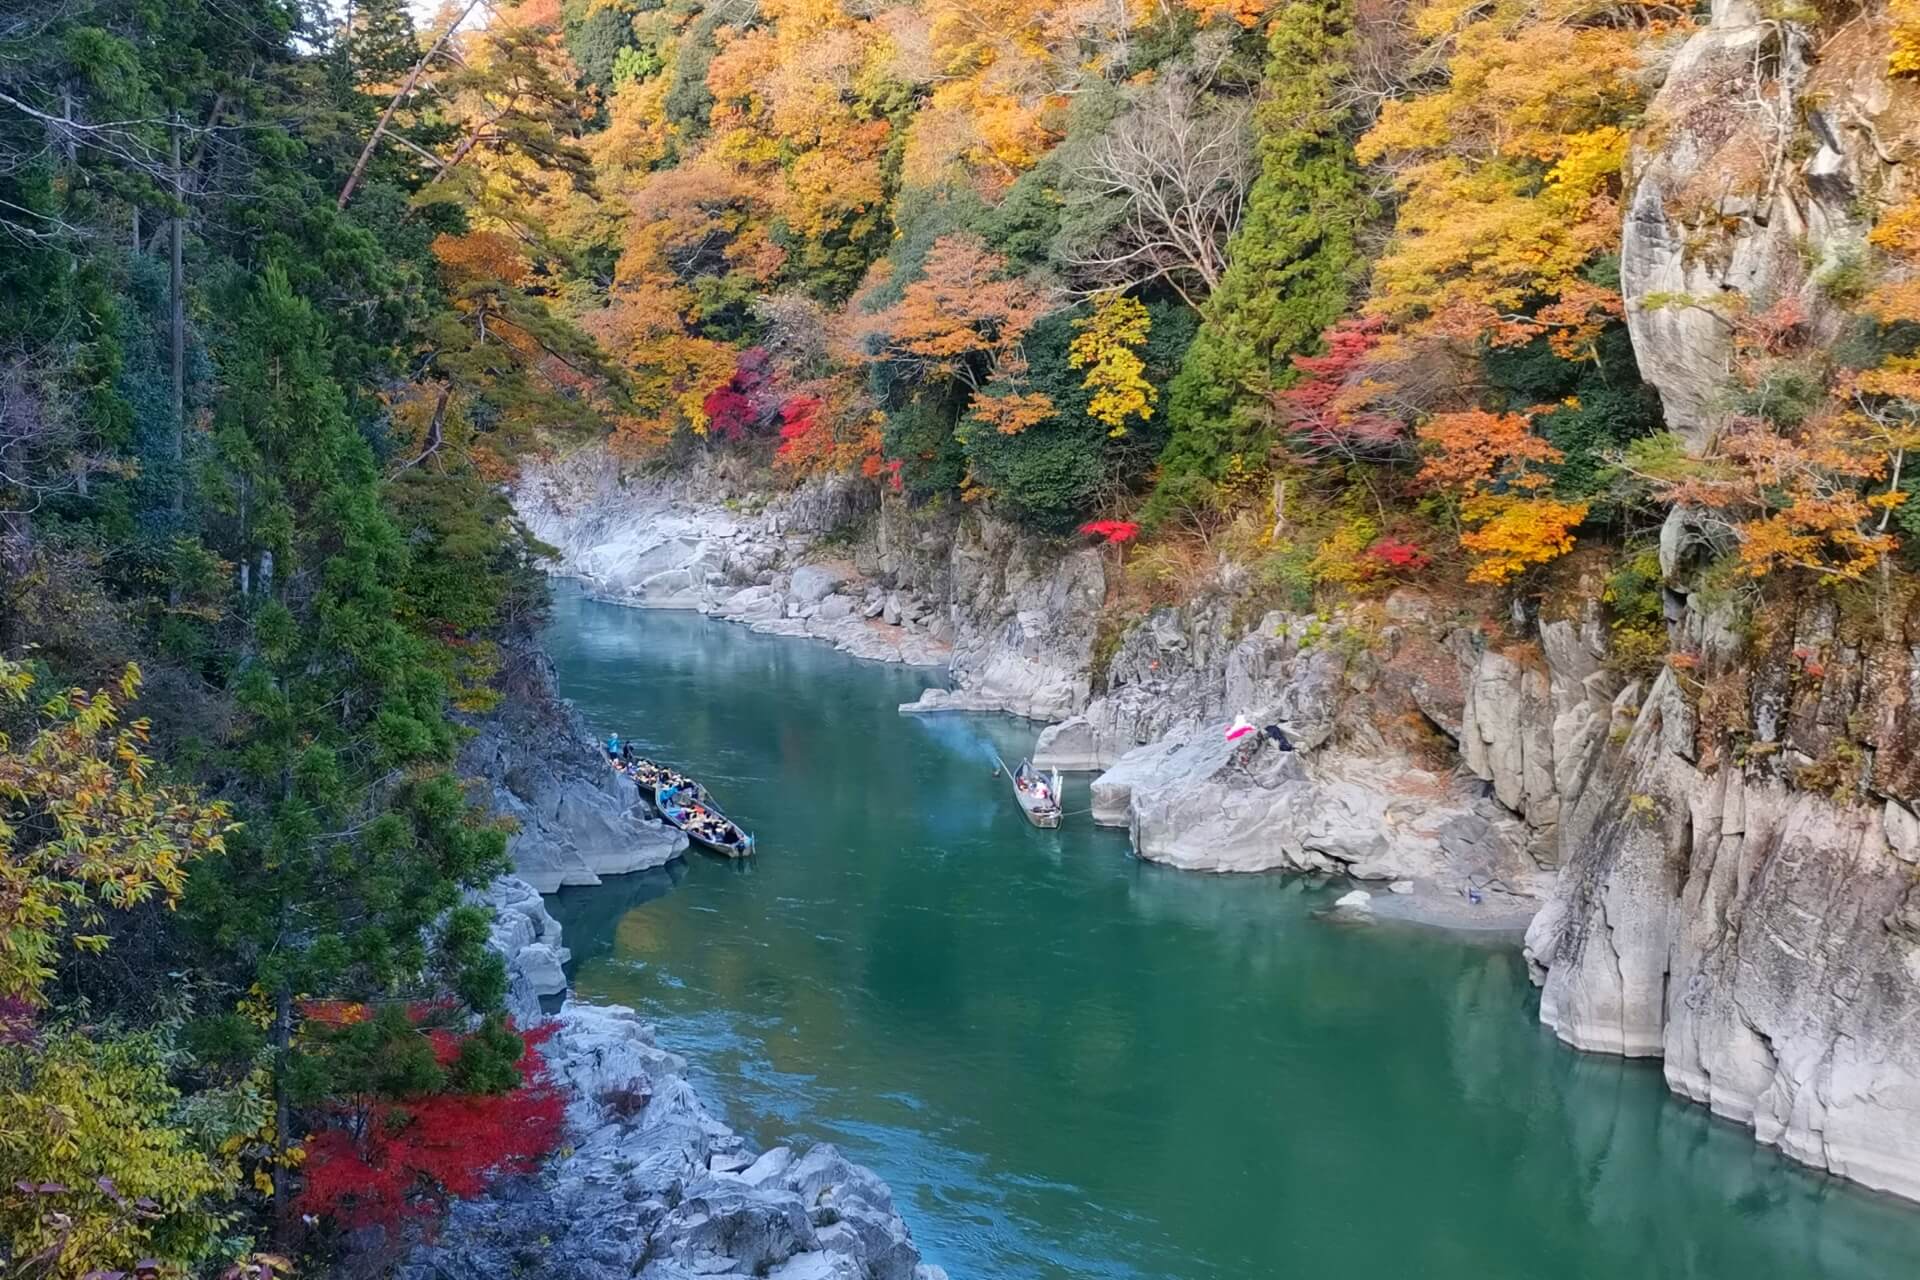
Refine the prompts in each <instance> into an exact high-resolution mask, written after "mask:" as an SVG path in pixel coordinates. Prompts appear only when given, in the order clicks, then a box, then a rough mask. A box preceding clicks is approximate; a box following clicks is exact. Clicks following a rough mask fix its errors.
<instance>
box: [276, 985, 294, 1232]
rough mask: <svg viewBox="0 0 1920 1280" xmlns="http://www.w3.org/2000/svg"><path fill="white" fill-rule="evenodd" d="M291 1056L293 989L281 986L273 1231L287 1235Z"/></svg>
mask: <svg viewBox="0 0 1920 1280" xmlns="http://www.w3.org/2000/svg"><path fill="white" fill-rule="evenodd" d="M292 1058H293V993H292V992H290V991H288V990H286V989H285V988H284V987H283V988H281V989H280V991H279V992H278V993H277V994H276V995H275V996H274V998H273V1233H274V1237H275V1238H276V1239H277V1240H279V1241H282V1242H284V1241H285V1239H286V1236H287V1230H288V1226H289V1223H288V1220H287V1209H288V1204H289V1200H290V1197H289V1196H288V1194H287V1132H288V1130H290V1129H291V1128H292V1127H293V1103H292V1101H291V1100H290V1099H289V1098H288V1097H287V1069H288V1066H289V1064H290V1062H291V1060H292Z"/></svg>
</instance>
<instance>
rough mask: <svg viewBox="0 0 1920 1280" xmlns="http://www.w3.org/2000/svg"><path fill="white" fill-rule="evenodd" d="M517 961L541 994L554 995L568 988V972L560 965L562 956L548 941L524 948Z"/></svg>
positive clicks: (534, 987)
mask: <svg viewBox="0 0 1920 1280" xmlns="http://www.w3.org/2000/svg"><path fill="white" fill-rule="evenodd" d="M515 963H516V964H517V966H518V967H519V969H520V972H522V973H523V974H525V975H526V978H527V981H528V982H529V983H531V984H533V989H534V990H535V991H537V992H539V993H540V994H541V995H552V994H554V993H556V992H561V991H565V990H566V989H567V974H566V970H564V969H562V968H561V967H560V966H561V959H560V956H559V954H558V953H556V952H555V951H554V949H553V948H552V947H550V946H548V945H547V944H546V943H544V942H536V943H534V944H532V945H531V946H528V947H525V948H522V950H521V952H520V954H519V955H518V956H517V957H516V958H515Z"/></svg>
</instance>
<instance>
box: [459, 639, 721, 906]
mask: <svg viewBox="0 0 1920 1280" xmlns="http://www.w3.org/2000/svg"><path fill="white" fill-rule="evenodd" d="M498 684H499V687H500V691H501V694H502V701H501V704H500V706H499V708H498V709H497V710H495V711H493V712H491V713H490V714H488V715H485V716H481V717H475V718H474V723H473V726H472V727H473V728H474V730H475V732H474V735H473V737H472V738H470V739H469V740H468V741H467V743H466V744H465V745H464V746H463V747H462V748H461V752H460V769H461V772H462V774H463V775H464V776H466V777H468V778H471V779H473V780H474V781H475V783H476V786H475V788H474V791H475V794H476V796H477V797H478V798H479V799H480V800H481V801H482V802H483V803H485V804H486V805H487V806H488V807H489V808H491V809H492V811H493V813H494V814H495V815H496V816H499V817H506V818H511V819H512V820H513V822H514V823H515V830H514V833H513V834H512V836H510V837H509V838H508V841H507V854H508V857H509V858H511V859H512V862H513V869H514V874H515V875H517V876H519V877H520V878H521V879H522V880H524V881H526V882H527V883H528V884H530V885H532V886H533V888H534V889H536V890H538V891H539V892H541V893H551V892H553V891H554V890H555V889H558V888H560V887H561V886H562V885H585V884H599V883H600V877H601V876H606V875H620V874H623V873H626V872H629V871H642V870H645V869H647V868H649V867H658V866H661V865H663V864H665V863H666V862H668V861H670V860H672V859H673V858H677V857H679V856H680V854H681V853H682V852H683V851H684V850H685V849H686V847H687V838H686V837H685V836H683V835H681V834H680V833H679V832H677V831H675V830H673V829H672V828H670V827H668V826H666V825H665V824H663V823H661V822H660V821H658V820H657V819H655V818H653V817H651V816H649V815H648V814H647V813H646V812H645V811H644V809H643V807H642V806H641V805H640V802H639V796H638V795H637V793H636V792H635V791H634V789H633V784H632V783H630V782H628V781H626V780H625V779H623V778H620V777H619V776H618V775H616V774H615V773H614V772H613V771H612V770H611V769H609V768H608V767H607V765H606V762H605V761H603V760H602V759H601V758H600V756H599V753H598V752H596V751H595V750H594V749H593V747H592V745H591V739H590V736H589V735H588V733H587V731H586V727H585V725H584V724H582V723H581V721H580V719H579V717H578V716H577V715H575V714H574V712H573V709H572V708H571V707H569V706H568V705H567V704H566V703H564V702H563V701H561V699H560V697H559V695H558V694H557V693H556V692H555V690H554V686H553V667H552V664H551V663H550V662H549V661H548V659H547V656H546V655H545V654H544V653H542V652H541V651H540V650H539V649H538V648H537V647H535V646H533V645H532V644H531V643H530V642H529V643H526V644H523V645H520V646H516V647H514V648H512V649H510V650H509V651H508V653H507V657H506V662H505V664H504V665H503V667H502V670H501V673H500V677H499V680H498Z"/></svg>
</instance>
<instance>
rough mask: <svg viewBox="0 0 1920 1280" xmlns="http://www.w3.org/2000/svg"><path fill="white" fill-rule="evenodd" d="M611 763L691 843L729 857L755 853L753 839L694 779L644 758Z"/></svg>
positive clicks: (612, 760) (617, 760) (662, 818)
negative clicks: (721, 809)
mask: <svg viewBox="0 0 1920 1280" xmlns="http://www.w3.org/2000/svg"><path fill="white" fill-rule="evenodd" d="M608 761H609V763H611V764H612V765H613V767H614V769H615V770H616V771H617V772H619V773H622V774H624V775H625V776H627V777H629V778H632V779H633V784H634V786H636V787H638V788H639V790H640V794H641V795H643V796H645V797H646V798H647V801H648V803H650V804H651V805H653V808H654V812H656V813H658V814H659V815H660V819H661V821H663V822H665V823H666V824H667V825H668V826H670V827H672V828H673V829H674V830H676V831H679V832H681V833H683V834H684V835H685V836H686V837H687V839H688V840H691V841H692V842H693V843H695V844H697V845H699V846H700V847H701V848H703V849H711V850H712V851H713V852H715V853H719V854H724V855H725V856H727V857H729V858H745V857H748V856H749V855H751V854H752V853H753V837H752V836H751V835H749V834H748V833H747V831H746V829H745V828H743V827H741V826H740V824H739V823H737V822H735V821H733V819H731V818H729V817H727V815H726V814H724V813H722V812H721V811H720V806H719V805H717V804H715V803H714V802H713V796H712V794H711V793H710V792H708V790H707V789H706V788H705V787H703V786H701V785H700V784H699V783H697V782H695V781H694V780H693V779H692V778H689V777H687V776H686V775H685V774H682V773H678V772H676V771H674V770H672V769H669V768H668V767H667V766H665V765H662V764H657V763H655V762H654V761H652V760H648V759H645V758H644V757H640V756H634V757H632V758H624V759H614V758H613V757H609V758H608Z"/></svg>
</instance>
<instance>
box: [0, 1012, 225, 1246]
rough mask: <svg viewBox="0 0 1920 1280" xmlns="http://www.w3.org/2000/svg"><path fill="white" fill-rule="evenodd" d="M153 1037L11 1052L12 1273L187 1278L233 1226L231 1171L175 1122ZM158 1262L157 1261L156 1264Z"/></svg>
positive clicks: (3, 1054) (0, 1227) (1, 1130)
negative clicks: (217, 1203)
mask: <svg viewBox="0 0 1920 1280" xmlns="http://www.w3.org/2000/svg"><path fill="white" fill-rule="evenodd" d="M179 1100H180V1099H179V1095H178V1093H177V1092H176V1091H175V1090H174V1089H173V1087H172V1086H171V1085H169V1084H168V1083H167V1073H166V1064H165V1059H164V1057H163V1055H162V1053H161V1051H160V1046H159V1045H158V1043H156V1042H155V1041H154V1040H153V1039H152V1038H151V1037H147V1036H138V1037H129V1038H124V1039H118V1040H110V1041H106V1042H104V1043H100V1042H95V1041H93V1040H90V1039H88V1038H87V1037H85V1036H82V1035H78V1034H74V1033H60V1034H54V1035H51V1036H47V1037H45V1038H44V1039H41V1040H39V1041H38V1042H31V1043H24V1044H9V1045H0V1179H4V1182H0V1188H4V1190H0V1237H4V1238H6V1239H7V1240H8V1241H10V1243H11V1248H12V1256H11V1262H12V1264H13V1265H11V1266H10V1267H9V1268H8V1270H9V1272H10V1273H12V1272H13V1271H14V1270H16V1269H17V1270H18V1272H19V1274H22V1275H32V1276H50V1277H59V1278H60V1280H78V1278H79V1277H83V1276H87V1275H98V1274H100V1273H103V1272H109V1271H124V1272H132V1271H134V1270H135V1269H136V1266H137V1265H141V1264H144V1265H145V1266H146V1267H148V1268H150V1269H152V1270H154V1271H156V1272H157V1273H159V1274H162V1275H171V1276H184V1275H186V1274H187V1271H188V1268H189V1266H190V1265H191V1264H193V1263H196V1262H199V1261H201V1260H203V1259H205V1258H206V1257H207V1255H208V1254H209V1253H210V1252H212V1250H213V1248H214V1246H215V1244H216V1243H217V1241H218V1239H219V1237H220V1234H221V1231H222V1229H223V1228H224V1227H225V1226H226V1225H227V1221H228V1219H227V1218H226V1216H224V1215H223V1214H221V1213H219V1212H218V1211H216V1210H215V1209H214V1208H213V1207H212V1204H213V1201H214V1198H215V1197H218V1196H222V1195H224V1194H226V1193H229V1192H231V1191H232V1190H233V1188H234V1178H233V1174H232V1171H231V1169H230V1168H228V1167H227V1166H226V1165H225V1164H224V1163H223V1162H219V1161H216V1160H215V1159H213V1158H212V1157H210V1156H208V1155H207V1154H206V1153H205V1152H203V1151H200V1150H198V1149H197V1148H196V1146H195V1144H194V1143H193V1141H192V1140H191V1135H189V1134H188V1133H187V1132H186V1131H185V1130H184V1129H182V1128H181V1127H180V1126H179V1125H178V1124H177V1123H176V1122H175V1120H174V1115H175V1112H176V1110H177V1108H178V1104H179ZM149 1260H151V1261H149Z"/></svg>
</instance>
